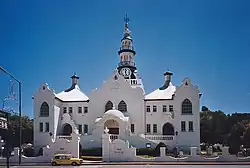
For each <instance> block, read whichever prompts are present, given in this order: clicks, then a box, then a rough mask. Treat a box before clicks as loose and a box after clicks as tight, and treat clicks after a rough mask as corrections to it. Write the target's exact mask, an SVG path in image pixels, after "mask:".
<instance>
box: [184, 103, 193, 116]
mask: <svg viewBox="0 0 250 168" xmlns="http://www.w3.org/2000/svg"><path fill="white" fill-rule="evenodd" d="M181 113H182V114H193V111H192V103H191V101H190V100H188V99H185V100H184V101H183V102H182V105H181Z"/></svg>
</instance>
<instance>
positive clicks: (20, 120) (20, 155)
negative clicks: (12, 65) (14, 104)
mask: <svg viewBox="0 0 250 168" xmlns="http://www.w3.org/2000/svg"><path fill="white" fill-rule="evenodd" d="M0 70H1V71H3V72H4V73H6V74H7V75H8V76H10V77H11V78H12V79H14V80H15V81H16V82H17V83H18V91H19V94H18V95H19V103H18V104H19V162H18V163H19V165H20V164H21V159H22V150H21V145H22V97H21V82H20V81H19V80H17V79H16V78H15V77H14V76H13V75H12V74H11V73H9V72H8V71H7V70H5V69H4V68H3V67H1V66H0Z"/></svg>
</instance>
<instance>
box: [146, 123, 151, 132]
mask: <svg viewBox="0 0 250 168" xmlns="http://www.w3.org/2000/svg"><path fill="white" fill-rule="evenodd" d="M150 132H151V125H150V124H147V133H150Z"/></svg>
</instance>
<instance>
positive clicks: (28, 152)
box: [23, 147, 34, 157]
mask: <svg viewBox="0 0 250 168" xmlns="http://www.w3.org/2000/svg"><path fill="white" fill-rule="evenodd" d="M23 155H24V156H27V157H33V156H34V149H33V148H32V147H27V148H24V149H23Z"/></svg>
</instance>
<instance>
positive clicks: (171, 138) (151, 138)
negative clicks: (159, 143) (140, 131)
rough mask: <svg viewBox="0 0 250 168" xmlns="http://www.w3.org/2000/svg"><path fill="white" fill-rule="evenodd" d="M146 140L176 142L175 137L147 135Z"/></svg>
mask: <svg viewBox="0 0 250 168" xmlns="http://www.w3.org/2000/svg"><path fill="white" fill-rule="evenodd" d="M145 138H146V139H148V140H165V141H172V140H174V136H169V135H145Z"/></svg>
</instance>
